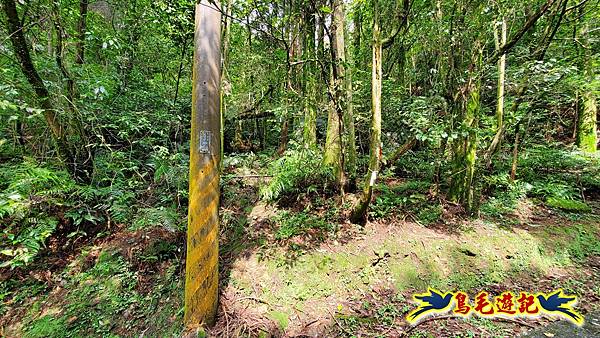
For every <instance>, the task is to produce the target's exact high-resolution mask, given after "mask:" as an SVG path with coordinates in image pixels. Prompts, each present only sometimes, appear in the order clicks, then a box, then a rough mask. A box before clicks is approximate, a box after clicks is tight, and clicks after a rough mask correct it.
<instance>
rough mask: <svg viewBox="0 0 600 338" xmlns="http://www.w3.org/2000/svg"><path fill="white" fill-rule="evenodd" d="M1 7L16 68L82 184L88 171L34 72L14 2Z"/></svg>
mask: <svg viewBox="0 0 600 338" xmlns="http://www.w3.org/2000/svg"><path fill="white" fill-rule="evenodd" d="M2 8H3V9H4V13H5V14H6V19H7V20H6V25H7V32H8V33H9V36H10V41H11V44H12V46H13V49H14V52H15V55H16V57H17V60H18V63H19V67H20V68H21V71H22V72H23V74H24V75H25V77H26V78H27V82H29V84H30V85H31V87H33V90H34V92H35V94H36V96H37V99H38V101H39V104H40V106H41V108H42V110H43V115H44V119H45V120H46V123H47V124H48V127H50V130H51V131H52V136H53V139H54V141H55V143H56V146H57V149H58V154H59V156H60V158H61V159H62V160H63V161H64V162H65V164H66V166H67V169H68V170H69V173H70V174H71V175H72V176H73V177H74V178H75V179H78V180H80V181H84V182H85V181H87V180H89V177H90V175H91V172H89V171H87V170H85V168H82V167H80V166H79V163H77V160H76V158H75V152H74V149H73V147H72V145H70V144H69V143H68V140H67V137H66V136H67V134H66V128H65V126H63V124H62V123H61V122H60V120H59V118H58V116H57V115H56V113H55V108H54V104H53V102H52V99H51V98H50V93H49V91H48V89H47V88H46V86H45V85H44V82H43V81H42V78H41V77H40V75H39V73H38V72H37V70H36V69H35V66H34V64H33V61H32V60H31V55H30V54H29V46H28V45H27V40H26V39H25V35H24V34H23V26H22V24H21V22H22V21H21V20H20V19H19V15H18V12H17V6H16V4H15V2H14V0H2ZM57 52H58V51H57Z"/></svg>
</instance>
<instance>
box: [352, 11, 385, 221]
mask: <svg viewBox="0 0 600 338" xmlns="http://www.w3.org/2000/svg"><path fill="white" fill-rule="evenodd" d="M381 56H382V38H381V31H380V27H379V4H378V0H374V1H373V59H372V69H371V110H372V116H371V144H370V150H369V173H368V174H367V179H366V180H365V185H364V188H363V194H362V196H361V198H360V200H359V201H358V204H357V205H356V207H355V209H354V211H353V212H352V216H351V221H352V222H353V223H359V224H364V223H365V222H366V220H367V210H368V208H369V204H370V203H371V197H372V196H373V186H374V185H375V181H376V179H377V173H378V171H379V162H380V160H381V87H382V67H381V62H382V57H381Z"/></svg>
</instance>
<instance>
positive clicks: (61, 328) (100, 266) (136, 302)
mask: <svg viewBox="0 0 600 338" xmlns="http://www.w3.org/2000/svg"><path fill="white" fill-rule="evenodd" d="M163 249H164V247H162V246H161V244H158V243H157V246H156V247H153V248H152V249H151V250H150V249H149V253H148V254H150V251H152V250H154V251H155V252H154V254H160V252H163V251H161V250H163ZM63 278H64V279H65V283H66V286H65V289H64V290H65V291H64V292H65V294H64V297H63V303H62V304H61V309H60V311H49V312H48V313H49V314H46V315H43V316H42V314H43V313H46V312H45V311H43V310H44V309H43V308H40V307H39V306H40V305H42V304H43V300H42V301H40V302H38V303H36V305H35V306H34V308H33V309H32V310H31V311H30V314H29V316H28V317H27V318H26V319H25V324H26V325H25V327H24V333H25V335H24V336H25V337H81V336H86V335H89V336H113V335H114V334H115V333H114V331H113V329H114V328H115V327H116V326H119V327H123V328H125V329H133V328H134V326H133V325H134V323H133V322H132V321H131V320H128V318H131V316H133V315H135V314H136V313H137V315H136V316H139V318H146V319H145V321H146V324H144V326H145V329H146V330H150V331H154V332H153V333H151V334H153V335H159V336H163V335H171V334H173V333H174V332H173V331H175V332H178V331H179V330H180V327H179V324H175V325H173V324H172V323H171V319H170V318H171V317H172V316H173V315H174V314H175V311H177V309H175V310H174V309H173V308H172V307H171V306H172V305H173V304H169V303H168V302H167V299H168V298H167V299H164V298H163V300H162V301H161V302H158V301H157V299H159V298H160V297H161V296H163V297H164V296H165V295H168V297H173V298H174V299H175V300H176V301H178V302H180V301H181V299H179V296H177V289H178V288H179V287H180V286H181V284H180V283H178V282H177V278H178V277H177V276H176V273H175V266H172V267H170V268H169V269H168V270H167V271H166V272H165V276H164V278H162V279H159V280H157V283H158V284H157V285H156V289H155V290H153V291H152V293H150V294H146V295H144V294H142V293H139V292H138V291H137V289H136V286H138V283H137V281H138V278H137V276H136V273H135V272H134V271H132V269H131V266H130V264H129V263H127V261H125V259H124V258H123V257H122V256H121V255H120V254H118V253H116V252H113V251H103V252H102V253H101V254H100V256H99V257H98V259H97V262H96V264H95V265H94V266H93V267H92V268H91V269H89V270H87V271H84V272H81V273H78V274H65V275H64V277H63ZM166 305H168V306H166ZM36 309H37V310H36ZM165 312H166V315H167V317H166V318H165ZM161 325H162V326H161ZM169 331H171V332H169ZM159 332H162V334H159Z"/></svg>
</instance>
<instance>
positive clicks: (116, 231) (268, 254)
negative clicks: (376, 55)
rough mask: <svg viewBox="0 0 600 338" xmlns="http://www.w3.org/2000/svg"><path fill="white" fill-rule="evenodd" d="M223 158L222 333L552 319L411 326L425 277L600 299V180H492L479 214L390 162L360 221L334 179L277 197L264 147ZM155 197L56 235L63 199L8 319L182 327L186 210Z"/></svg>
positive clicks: (441, 332)
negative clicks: (150, 203) (409, 317)
mask: <svg viewBox="0 0 600 338" xmlns="http://www.w3.org/2000/svg"><path fill="white" fill-rule="evenodd" d="M532 156H533V155H532ZM226 164H227V166H226V167H227V169H226V172H225V175H224V177H223V182H222V187H223V191H222V201H221V232H220V240H221V257H220V264H221V266H220V275H221V288H220V290H221V295H220V306H219V314H218V316H219V317H218V322H217V324H216V326H215V327H213V328H211V329H209V330H208V331H207V333H208V334H210V335H214V336H223V337H235V336H259V337H268V336H287V337H292V336H295V337H303V336H319V337H320V336H348V337H351V336H361V337H396V336H402V335H404V336H410V337H473V336H482V337H489V336H498V337H505V336H508V337H510V336H514V335H516V334H518V333H521V332H524V331H526V330H530V329H531V328H532V327H538V326H542V325H545V324H547V323H548V322H550V321H552V320H553V319H552V318H543V319H541V320H536V321H523V320H518V321H509V320H504V321H500V320H493V321H492V320H485V319H478V318H472V319H468V320H463V319H454V318H446V319H439V320H435V321H429V322H424V323H422V324H420V325H418V326H416V327H411V326H409V325H408V323H407V322H406V320H405V316H406V314H407V313H408V312H409V311H410V310H412V309H413V308H414V306H415V305H414V303H413V302H412V300H411V299H412V294H414V293H420V292H423V291H424V290H425V289H426V288H427V287H428V286H432V287H436V288H438V289H440V290H443V291H453V290H459V289H460V290H463V291H467V292H469V294H471V295H473V294H475V293H476V292H477V291H479V290H484V289H485V290H487V291H489V292H491V293H492V294H498V293H500V292H502V291H504V290H514V291H519V290H527V291H550V290H554V289H556V288H559V287H560V288H563V289H564V290H565V291H566V292H568V293H573V294H576V295H578V296H579V304H578V305H577V309H578V310H580V311H581V312H582V313H583V314H584V315H585V314H586V313H588V312H590V311H592V310H594V307H597V306H598V304H599V303H600V302H599V300H600V287H599V286H598V285H597V283H596V282H597V280H599V278H600V241H599V238H600V203H599V201H598V200H597V199H596V197H597V196H595V195H593V194H589V195H588V196H587V199H586V200H585V203H584V202H580V203H583V205H584V206H585V208H583V207H581V205H575V206H573V205H572V204H573V203H570V202H569V201H573V199H564V200H560V198H555V200H551V199H549V198H544V197H543V195H542V192H543V191H544V189H543V188H544V187H546V186H544V185H543V184H542V185H540V184H536V183H534V184H533V186H534V187H533V189H531V188H530V189H528V191H533V193H527V194H526V193H522V191H524V189H525V188H523V189H521V188H519V186H518V185H517V188H510V189H503V190H504V191H508V193H503V194H494V193H491V192H488V196H489V197H486V198H485V199H482V206H481V210H482V213H481V215H480V217H479V218H466V217H464V216H461V214H460V208H459V207H458V206H456V205H454V204H452V203H449V202H447V201H444V200H443V198H442V196H440V195H438V194H436V193H435V190H433V189H432V184H431V183H429V181H428V180H426V179H423V178H422V177H411V178H404V179H399V178H394V177H392V176H391V175H390V176H389V177H387V178H386V177H385V176H384V177H383V181H382V183H380V185H379V186H378V189H377V191H378V196H377V199H376V202H375V203H374V205H373V207H372V209H371V213H370V220H371V221H370V222H369V223H368V224H367V225H366V226H365V227H359V226H355V225H351V224H349V223H347V222H345V221H344V219H345V215H346V214H347V212H348V203H340V201H339V200H338V197H336V196H335V194H332V193H331V192H328V190H327V188H325V189H323V188H322V187H317V188H314V187H313V186H312V185H310V184H307V185H306V186H303V187H302V189H301V190H302V191H300V192H299V191H295V192H294V193H293V194H287V195H286V194H285V193H282V192H281V191H276V192H275V193H276V194H277V195H281V196H279V198H278V201H279V202H278V203H274V202H273V203H267V202H265V201H263V200H264V198H262V199H261V194H262V195H263V196H264V194H265V189H266V188H265V187H266V181H267V180H269V178H268V177H263V175H264V174H268V173H269V172H266V171H265V169H264V163H260V162H256V163H255V162H254V161H249V160H247V159H243V160H241V161H237V162H236V160H235V159H233V160H231V159H229V160H228V161H226ZM527 170H528V167H525V168H524V169H523V172H524V175H526V174H527ZM294 175H295V174H294ZM540 180H542V181H543V179H540ZM311 184H312V183H311ZM502 184H505V182H504V181H500V182H495V183H494V184H490V185H489V186H491V187H496V188H497V187H500V186H501V185H502ZM556 186H559V187H560V184H556V185H555V186H553V189H555V190H556ZM511 187H513V186H511ZM540 187H541V188H540ZM487 189H491V188H489V187H488V188H487ZM536 189H537V190H536ZM545 189H546V190H548V187H546V188H545ZM565 189H568V185H567V188H565ZM539 191H542V192H539ZM268 193H269V194H271V195H272V194H273V191H268ZM490 196H491V197H490ZM552 196H559V197H560V196H561V195H560V194H559V193H554V195H552ZM349 197H350V196H349ZM565 201H566V202H565ZM340 205H341V207H340ZM155 209H156V208H155ZM155 209H152V208H139V212H138V214H139V215H143V217H144V218H143V219H144V220H145V221H144V222H140V221H139V220H134V221H132V222H130V223H121V222H116V221H113V222H112V223H111V222H109V224H108V225H107V227H104V228H98V229H95V228H94V229H95V230H94V231H91V230H90V231H88V234H87V235H86V236H83V235H81V236H80V235H77V234H75V235H73V237H69V238H75V239H80V241H79V242H77V240H72V241H68V240H58V239H59V237H60V236H63V237H68V236H69V235H66V234H73V233H74V231H73V229H71V230H70V231H66V230H64V229H62V228H61V226H65V224H67V223H68V222H66V221H65V220H64V219H65V217H63V216H64V215H63V214H64V213H65V211H64V210H61V209H60V208H59V209H58V210H53V212H54V213H56V214H57V215H58V216H57V221H56V222H57V224H58V225H57V226H56V229H58V230H56V232H55V233H54V234H53V235H52V236H50V237H49V238H48V240H47V241H46V247H45V248H42V249H40V253H39V255H38V256H36V258H35V260H33V262H32V263H30V264H29V265H28V266H27V267H16V268H14V269H10V268H8V267H7V268H2V270H0V272H1V275H0V281H1V282H0V297H1V298H0V299H1V300H2V303H1V305H0V328H1V331H0V335H1V336H7V337H84V336H103V337H116V336H134V335H135V336H140V335H145V336H148V337H158V336H160V337H164V336H178V335H180V334H181V332H182V331H183V327H182V317H183V316H182V315H183V304H182V298H183V297H182V296H183V286H184V285H183V281H184V252H185V250H184V248H185V243H184V238H185V236H184V232H183V227H182V226H172V224H171V223H172V222H167V221H165V220H164V219H165V217H162V218H161V217H153V216H152V215H150V216H149V215H148V214H149V213H150V214H156V213H157V212H158V211H156V210H155ZM153 210H154V211H153ZM157 210H159V209H157ZM159 211H160V210H159ZM159 214H160V215H162V214H164V213H159ZM167 214H170V213H167ZM140 217H141V216H140ZM178 217H179V221H180V222H181V220H184V219H185V214H184V211H180V215H179V216H178ZM167 218H168V217H167ZM174 219H177V217H175V218H174ZM175 223H177V222H176V221H175ZM69 224H71V223H69ZM60 229H62V230H60ZM78 231H79V230H78Z"/></svg>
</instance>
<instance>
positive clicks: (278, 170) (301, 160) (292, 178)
mask: <svg viewBox="0 0 600 338" xmlns="http://www.w3.org/2000/svg"><path fill="white" fill-rule="evenodd" d="M321 162H322V157H321V154H320V153H317V152H316V151H314V150H311V149H302V150H288V151H286V153H285V154H284V156H282V157H281V158H279V159H277V160H276V161H274V162H273V163H272V164H271V165H270V166H269V173H270V174H271V175H273V178H272V179H271V181H270V182H269V184H268V185H267V186H265V187H262V188H261V190H260V195H261V197H262V198H263V199H265V200H267V201H275V200H277V199H279V198H281V197H282V196H284V195H286V194H294V193H300V192H305V193H314V192H317V191H319V190H323V189H324V188H325V187H326V186H327V185H328V184H329V183H331V181H332V180H333V175H332V171H331V169H329V168H327V167H325V166H323V165H322V163H321Z"/></svg>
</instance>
